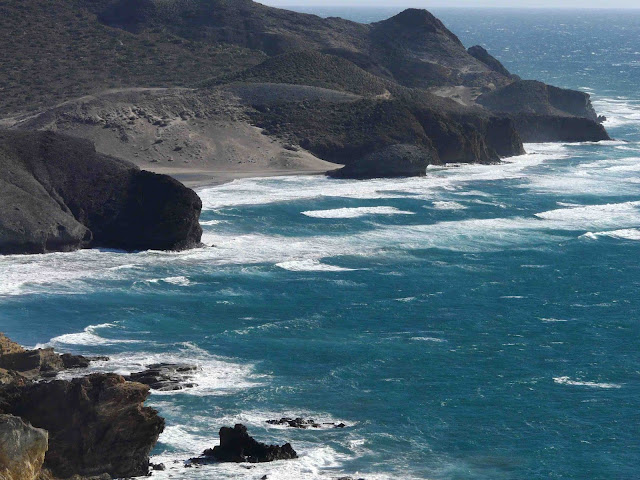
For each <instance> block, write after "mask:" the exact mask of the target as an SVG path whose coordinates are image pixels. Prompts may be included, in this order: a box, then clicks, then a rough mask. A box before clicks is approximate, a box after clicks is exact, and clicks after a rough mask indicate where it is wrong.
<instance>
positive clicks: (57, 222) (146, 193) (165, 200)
mask: <svg viewBox="0 0 640 480" xmlns="http://www.w3.org/2000/svg"><path fill="white" fill-rule="evenodd" d="M0 168H1V169H2V171H3V172H4V174H3V175H2V177H1V178H0V185H2V188H1V189H0V199H1V200H0V204H1V206H0V253H3V254H8V253H43V252H49V251H69V250H73V249H77V248H83V247H90V246H101V247H111V248H121V249H125V250H143V249H157V250H174V249H184V248H190V247H193V246H196V245H197V244H198V243H199V241H200V235H201V232H202V231H201V228H200V225H199V223H198V218H199V214H200V209H201V202H200V199H199V198H198V196H197V195H196V194H195V193H194V192H193V191H191V190H189V189H187V188H185V187H184V186H183V185H181V184H180V183H179V182H177V181H176V180H173V179H172V178H170V177H166V176H161V175H156V174H153V173H150V172H145V171H140V170H139V169H138V168H136V167H135V166H133V165H131V164H129V163H128V162H124V161H122V160H117V159H115V158H110V157H107V156H105V155H100V154H97V153H96V151H95V149H94V147H93V145H92V144H91V143H89V142H87V141H80V140H75V139H72V138H69V137H65V136H61V135H56V134H54V133H50V132H43V133H36V132H9V131H0Z"/></svg>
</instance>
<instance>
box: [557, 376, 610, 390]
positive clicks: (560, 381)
mask: <svg viewBox="0 0 640 480" xmlns="http://www.w3.org/2000/svg"><path fill="white" fill-rule="evenodd" d="M553 381H554V382H555V383H557V384H559V385H573V386H577V387H589V388H605V389H609V388H622V385H618V384H617V383H597V382H585V381H582V380H571V379H570V378H569V377H554V379H553Z"/></svg>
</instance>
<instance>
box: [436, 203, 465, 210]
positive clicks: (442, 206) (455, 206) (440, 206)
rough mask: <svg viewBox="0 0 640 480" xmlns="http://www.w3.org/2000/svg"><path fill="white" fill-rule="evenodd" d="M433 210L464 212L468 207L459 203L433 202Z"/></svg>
mask: <svg viewBox="0 0 640 480" xmlns="http://www.w3.org/2000/svg"><path fill="white" fill-rule="evenodd" d="M433 208H435V209H436V210H464V209H466V208H467V207H465V206H464V205H462V204H461V203H458V202H446V201H439V202H433Z"/></svg>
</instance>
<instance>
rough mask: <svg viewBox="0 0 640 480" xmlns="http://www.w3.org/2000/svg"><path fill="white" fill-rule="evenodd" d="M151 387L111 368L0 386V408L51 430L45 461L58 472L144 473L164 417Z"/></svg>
mask: <svg viewBox="0 0 640 480" xmlns="http://www.w3.org/2000/svg"><path fill="white" fill-rule="evenodd" d="M148 395H149V388H148V387H147V386H145V385H141V384H139V383H132V382H125V380H124V378H122V377H121V376H119V375H115V374H94V375H90V376H88V377H85V378H79V379H74V380H71V381H63V380H55V381H52V382H49V383H31V384H27V385H24V386H19V385H16V384H12V385H8V386H4V387H0V412H4V413H8V414H11V415H16V416H19V417H21V418H22V419H24V420H26V421H28V422H30V423H31V424H32V425H34V426H37V427H39V428H43V429H45V430H47V431H48V432H49V440H50V441H49V445H50V447H49V451H48V452H47V455H46V459H45V464H44V466H45V467H46V468H47V469H49V470H50V471H51V473H52V474H53V475H54V476H56V477H59V478H68V477H71V476H72V475H81V476H96V475H104V474H109V475H111V476H112V477H114V478H122V477H131V476H139V475H146V474H147V473H148V470H149V453H150V452H151V450H152V448H153V446H154V445H155V444H156V442H157V440H158V436H159V435H160V433H161V432H162V430H163V429H164V420H163V419H162V418H161V417H159V416H158V413H157V412H156V411H155V410H153V409H152V408H148V407H144V406H143V403H144V401H145V400H146V399H147V397H148Z"/></svg>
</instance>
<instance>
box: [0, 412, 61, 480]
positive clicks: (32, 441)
mask: <svg viewBox="0 0 640 480" xmlns="http://www.w3.org/2000/svg"><path fill="white" fill-rule="evenodd" d="M48 440H49V436H48V434H47V432H46V431H45V430H42V429H40V428H34V427H32V426H31V425H29V424H27V423H25V422H24V421H23V420H22V419H20V418H18V417H14V416H12V415H0V479H2V480H35V479H36V478H37V477H38V475H39V473H40V470H41V468H42V464H43V462H44V457H45V454H46V452H47V447H48Z"/></svg>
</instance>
